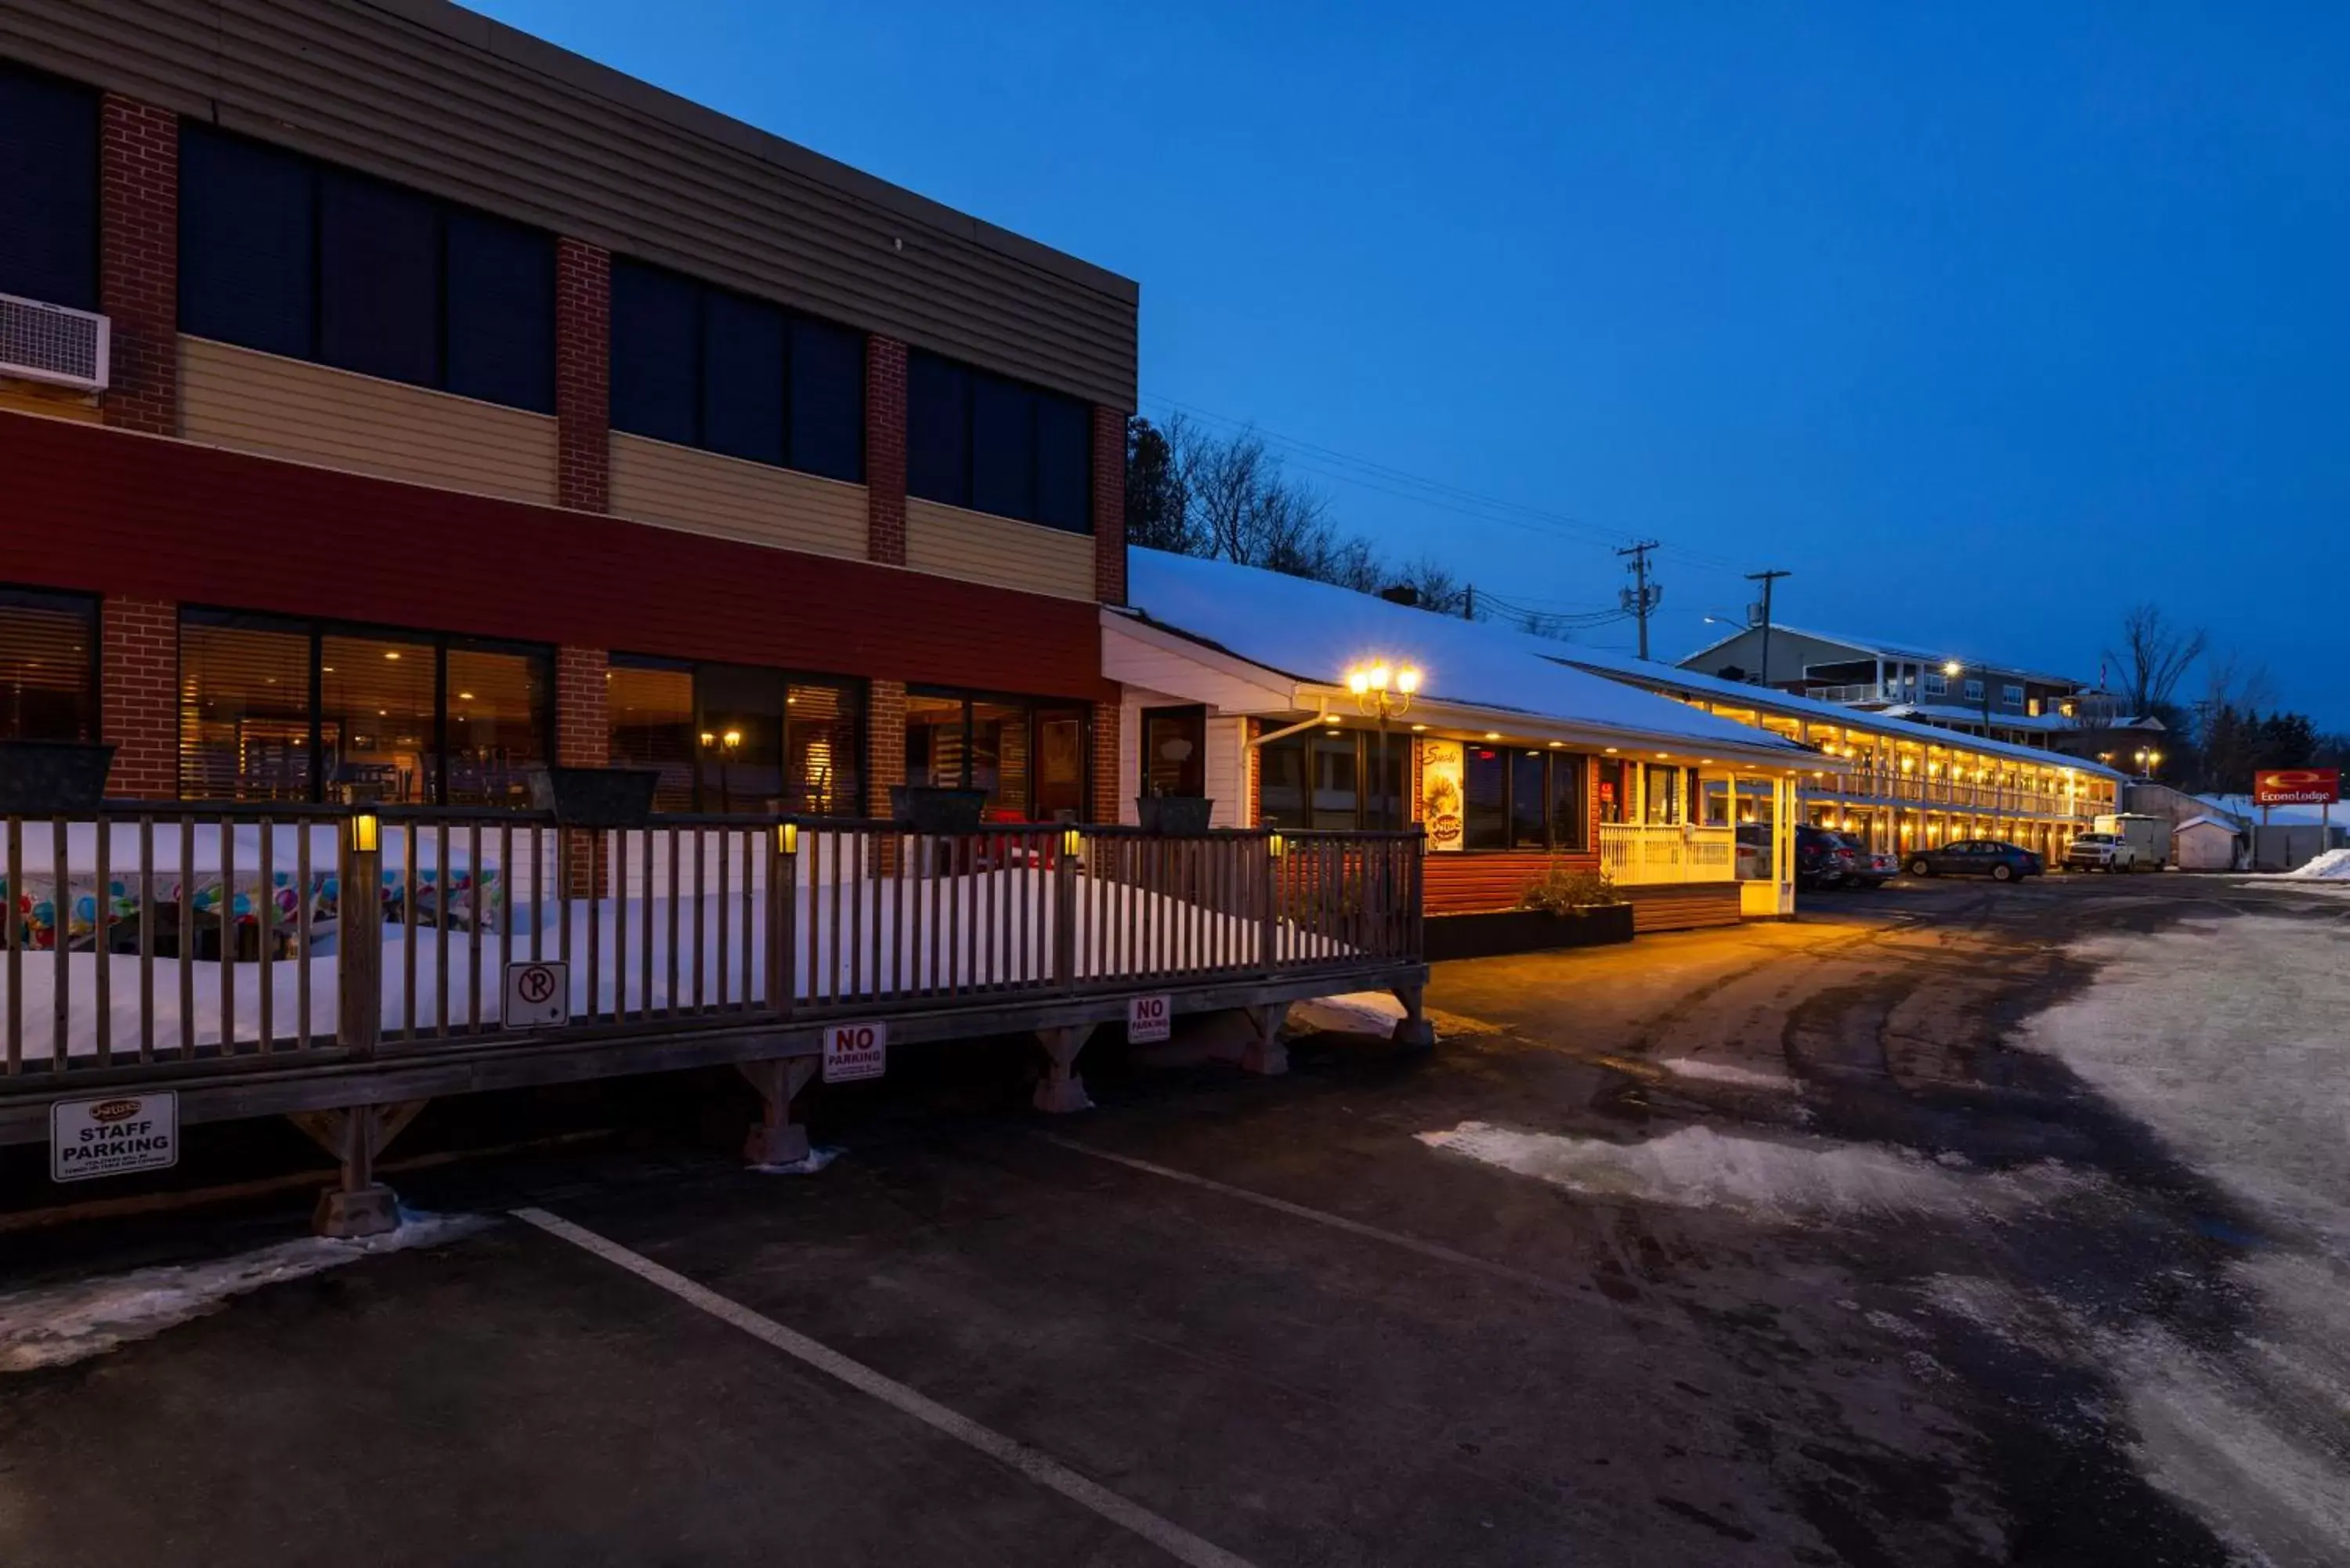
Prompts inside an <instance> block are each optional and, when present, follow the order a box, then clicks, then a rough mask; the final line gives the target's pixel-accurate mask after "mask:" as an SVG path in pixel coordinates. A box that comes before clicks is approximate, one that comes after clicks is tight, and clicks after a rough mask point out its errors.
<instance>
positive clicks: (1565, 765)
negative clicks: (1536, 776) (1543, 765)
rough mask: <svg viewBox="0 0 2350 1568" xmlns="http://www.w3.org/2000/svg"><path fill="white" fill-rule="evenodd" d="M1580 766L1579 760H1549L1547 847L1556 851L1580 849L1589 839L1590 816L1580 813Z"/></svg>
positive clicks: (1580, 760)
mask: <svg viewBox="0 0 2350 1568" xmlns="http://www.w3.org/2000/svg"><path fill="white" fill-rule="evenodd" d="M1583 775H1584V762H1583V759H1582V758H1581V757H1576V756H1558V757H1553V758H1551V760H1550V833H1551V844H1552V845H1553V846H1554V847H1556V848H1559V849H1582V848H1586V847H1587V846H1588V840H1589V838H1590V836H1591V831H1590V814H1589V813H1588V812H1587V811H1586V810H1585V809H1584V804H1583V796H1584V789H1583Z"/></svg>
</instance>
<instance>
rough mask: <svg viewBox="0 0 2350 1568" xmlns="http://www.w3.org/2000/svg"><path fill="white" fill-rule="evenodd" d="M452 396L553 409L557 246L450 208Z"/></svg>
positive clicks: (449, 357) (513, 227) (544, 410)
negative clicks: (454, 394)
mask: <svg viewBox="0 0 2350 1568" xmlns="http://www.w3.org/2000/svg"><path fill="white" fill-rule="evenodd" d="M447 234H448V243H449V286H448V301H447V304H448V311H449V325H448V332H447V342H446V345H445V353H446V359H447V363H446V366H445V375H446V378H447V382H448V387H449V390H451V391H452V392H455V393H457V394H459V395H460V396H462V397H467V398H479V399H481V400H483V401H484V402H491V403H505V404H508V405H510V406H512V407H514V408H517V409H529V410H534V411H536V412H538V413H542V414H551V413H553V412H554V411H555V241H554V240H553V239H552V238H550V237H549V236H548V235H546V234H542V233H540V232H539V231H538V230H536V229H526V228H525V227H523V226H522V225H521V224H520V223H505V222H503V221H502V220H500V219H497V218H490V217H484V216H483V215H482V214H481V213H468V212H465V211H463V210H462V209H456V208H452V209H451V210H450V212H449V213H448V218H447Z"/></svg>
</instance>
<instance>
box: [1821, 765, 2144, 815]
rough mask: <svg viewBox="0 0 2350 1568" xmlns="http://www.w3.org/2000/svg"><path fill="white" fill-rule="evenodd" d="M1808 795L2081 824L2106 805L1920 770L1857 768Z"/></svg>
mask: <svg viewBox="0 0 2350 1568" xmlns="http://www.w3.org/2000/svg"><path fill="white" fill-rule="evenodd" d="M1811 788H1812V793H1814V794H1839V795H1846V796H1850V797H1853V798H1856V799H1868V800H1889V801H1897V802H1903V803H1914V804H1916V805H1919V806H1921V807H1924V808H1925V809H1927V810H1929V811H1930V810H1960V811H1981V812H1990V813H1993V814H2000V815H2017V816H2054V817H2061V818H2066V819H2071V820H2077V821H2083V822H2085V821H2087V820H2088V819H2089V818H2091V817H2093V816H2095V815H2097V814H2098V813H2099V812H2101V811H2111V810H2112V809H2113V807H2112V805H2099V804H2098V803H2096V802H2095V801H2093V800H2091V799H2089V798H2087V797H2085V796H2073V795H2067V794H2065V793H2064V791H2063V790H2043V789H2027V788H2023V787H2021V786H2016V785H2007V784H1974V783H1967V784H1953V783H1952V782H1950V780H1948V779H1946V778H1939V777H1931V776H1929V775H1926V774H1918V773H1915V772H1912V773H1898V772H1892V771H1888V770H1886V769H1881V768H1861V769H1859V770H1857V771H1856V772H1853V773H1850V774H1843V775H1841V776H1836V777H1830V778H1826V779H1823V780H1819V781H1817V782H1815V783H1814V784H1813V785H1812V786H1811Z"/></svg>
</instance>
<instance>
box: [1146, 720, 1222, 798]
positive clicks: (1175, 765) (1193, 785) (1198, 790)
mask: <svg viewBox="0 0 2350 1568" xmlns="http://www.w3.org/2000/svg"><path fill="white" fill-rule="evenodd" d="M1140 778H1141V780H1142V787H1141V793H1142V794H1181V795H1203V794H1207V793H1208V711H1207V709H1205V708H1204V707H1199V706H1196V705H1195V706H1192V707H1188V708H1145V709H1144V710H1143V711H1142V771H1141V774H1140Z"/></svg>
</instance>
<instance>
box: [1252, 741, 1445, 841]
mask: <svg viewBox="0 0 2350 1568" xmlns="http://www.w3.org/2000/svg"><path fill="white" fill-rule="evenodd" d="M1257 750H1258V759H1257V818H1258V823H1259V825H1260V826H1266V827H1283V828H1291V829H1300V828H1320V829H1325V830H1343V831H1354V830H1357V829H1365V828H1374V829H1375V828H1379V827H1384V826H1394V827H1397V828H1405V827H1409V826H1410V816H1409V809H1408V807H1407V805H1406V804H1405V784H1406V781H1407V780H1408V779H1409V776H1410V772H1411V742H1410V740H1409V738H1408V737H1404V736H1389V737H1388V746H1387V757H1386V766H1385V769H1384V771H1382V769H1381V766H1380V755H1379V738H1378V733H1377V732H1368V731H1360V730H1320V731H1316V732H1313V733H1311V734H1305V735H1293V736H1290V737H1288V738H1287V739H1284V740H1279V741H1274V742H1270V743H1268V744H1266V745H1263V746H1260V747H1259V748H1257Z"/></svg>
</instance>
